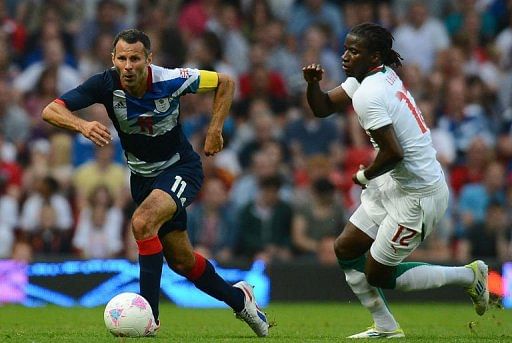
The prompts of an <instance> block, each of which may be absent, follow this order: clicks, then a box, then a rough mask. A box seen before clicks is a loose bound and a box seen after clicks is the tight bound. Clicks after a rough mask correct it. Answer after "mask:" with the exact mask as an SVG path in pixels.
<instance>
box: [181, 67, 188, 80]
mask: <svg viewBox="0 0 512 343" xmlns="http://www.w3.org/2000/svg"><path fill="white" fill-rule="evenodd" d="M180 77H181V78H183V79H188V78H189V77H190V74H189V72H188V69H185V68H180Z"/></svg>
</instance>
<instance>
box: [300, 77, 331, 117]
mask: <svg viewBox="0 0 512 343" xmlns="http://www.w3.org/2000/svg"><path fill="white" fill-rule="evenodd" d="M306 96H307V99H308V104H309V107H311V110H312V111H313V113H314V114H315V116H316V117H320V118H323V117H327V116H329V115H330V114H332V113H334V112H336V111H335V109H334V106H333V104H332V102H331V100H330V99H329V96H328V95H327V93H324V92H323V91H322V90H321V89H320V85H319V84H318V82H310V83H308V87H307V89H306Z"/></svg>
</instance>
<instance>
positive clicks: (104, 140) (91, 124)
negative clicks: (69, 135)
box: [80, 121, 112, 147]
mask: <svg viewBox="0 0 512 343" xmlns="http://www.w3.org/2000/svg"><path fill="white" fill-rule="evenodd" d="M80 132H81V133H82V135H84V137H85V138H87V139H89V140H90V141H91V142H93V143H94V144H96V145H97V146H100V147H103V146H105V145H107V144H109V143H110V142H112V135H111V134H110V131H109V129H108V128H107V127H106V126H105V125H103V124H102V123H100V122H97V121H87V122H85V123H83V124H82V126H81V128H80Z"/></svg>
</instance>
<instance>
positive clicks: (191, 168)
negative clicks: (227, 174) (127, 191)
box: [130, 157, 204, 237]
mask: <svg viewBox="0 0 512 343" xmlns="http://www.w3.org/2000/svg"><path fill="white" fill-rule="evenodd" d="M203 179H204V176H203V167H202V165H201V160H200V159H199V157H198V158H197V159H192V160H190V159H189V160H188V161H178V162H177V163H176V164H173V165H172V166H170V167H169V168H167V169H165V170H164V171H163V172H162V173H160V174H159V175H157V176H155V177H143V176H140V175H137V174H134V173H132V174H131V177H130V188H131V193H132V198H133V200H134V201H135V203H136V204H137V206H139V205H140V204H141V203H142V202H143V201H144V199H146V197H147V196H148V195H149V193H151V191H152V190H154V189H160V190H162V191H164V192H165V193H167V194H169V195H170V196H171V197H172V198H173V199H174V201H175V202H176V205H177V206H178V210H177V211H176V213H175V214H174V217H173V218H172V219H171V220H169V221H167V222H165V223H164V224H163V225H162V227H161V228H160V230H159V231H158V236H160V237H163V236H165V235H166V234H167V233H169V232H171V231H174V230H186V229H187V211H186V207H187V206H188V205H190V204H191V203H192V202H193V201H194V199H195V198H196V197H197V194H198V193H199V191H200V190H201V185H202V184H203Z"/></svg>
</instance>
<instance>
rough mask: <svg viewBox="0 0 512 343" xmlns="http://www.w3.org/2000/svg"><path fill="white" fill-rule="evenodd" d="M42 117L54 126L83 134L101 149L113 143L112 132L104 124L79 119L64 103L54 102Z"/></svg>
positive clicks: (44, 110)
mask: <svg viewBox="0 0 512 343" xmlns="http://www.w3.org/2000/svg"><path fill="white" fill-rule="evenodd" d="M42 117H43V120H44V121H46V122H47V123H50V124H52V125H54V126H57V127H60V128H63V129H66V130H70V131H74V132H79V133H81V134H82V135H83V136H84V137H86V138H87V139H89V140H91V141H92V142H93V143H94V144H96V145H98V146H100V147H102V146H104V145H106V144H108V143H110V142H111V141H112V136H111V134H110V131H109V130H108V129H107V128H106V127H105V126H104V125H103V124H101V123H100V122H97V121H91V122H90V121H87V120H84V119H82V118H79V117H78V116H76V115H74V114H73V113H72V112H71V111H70V110H68V109H67V108H66V106H64V104H63V102H62V101H59V100H55V101H52V102H51V103H50V104H49V105H47V106H46V107H45V108H44V109H43V113H42Z"/></svg>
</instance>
